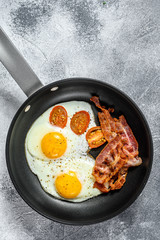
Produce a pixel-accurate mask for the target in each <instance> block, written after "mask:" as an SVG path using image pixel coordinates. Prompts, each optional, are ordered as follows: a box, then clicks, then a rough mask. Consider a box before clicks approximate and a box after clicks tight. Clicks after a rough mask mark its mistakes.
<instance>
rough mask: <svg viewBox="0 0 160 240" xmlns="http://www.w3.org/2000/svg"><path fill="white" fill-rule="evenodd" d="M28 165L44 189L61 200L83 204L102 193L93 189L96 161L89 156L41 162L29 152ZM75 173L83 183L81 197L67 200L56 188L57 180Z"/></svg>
mask: <svg viewBox="0 0 160 240" xmlns="http://www.w3.org/2000/svg"><path fill="white" fill-rule="evenodd" d="M26 155H27V159H28V164H29V166H30V168H31V170H32V172H33V173H34V174H36V175H37V177H38V179H39V181H40V183H41V186H42V188H43V189H44V190H45V191H46V192H47V193H49V194H51V195H52V196H54V197H56V198H59V199H61V200H67V201H70V202H82V201H85V200H87V199H89V198H92V197H95V196H97V195H99V194H101V192H100V191H99V190H98V189H97V188H93V184H94V177H93V176H92V169H93V166H94V160H93V159H92V158H90V157H89V156H79V158H78V159H74V160H73V159H72V160H71V159H67V158H66V159H63V161H48V162H45V161H39V160H37V159H36V158H33V157H32V156H31V155H30V154H29V153H28V152H27V153H26ZM69 171H73V172H75V173H76V175H77V178H78V179H79V181H80V182H81V185H82V189H81V192H80V193H79V195H78V196H77V197H76V198H73V199H65V198H63V197H61V196H60V195H59V194H58V193H57V191H56V188H55V179H56V177H57V176H59V175H60V174H62V173H68V172H69Z"/></svg>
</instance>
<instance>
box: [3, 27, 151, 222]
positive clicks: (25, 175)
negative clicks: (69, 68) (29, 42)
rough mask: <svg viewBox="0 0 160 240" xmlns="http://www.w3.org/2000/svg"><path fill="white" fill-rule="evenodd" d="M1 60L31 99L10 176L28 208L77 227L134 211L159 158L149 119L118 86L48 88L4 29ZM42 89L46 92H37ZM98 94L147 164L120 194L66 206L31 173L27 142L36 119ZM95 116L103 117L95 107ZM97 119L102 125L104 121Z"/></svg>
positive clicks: (10, 151)
mask: <svg viewBox="0 0 160 240" xmlns="http://www.w3.org/2000/svg"><path fill="white" fill-rule="evenodd" d="M0 60H1V62H2V63H3V65H4V66H5V67H6V68H7V69H8V71H9V72H10V73H11V75H12V76H13V78H14V79H15V80H16V81H17V83H18V84H19V85H20V87H21V88H22V89H23V91H24V92H25V93H26V95H27V96H29V98H28V99H27V100H26V101H25V102H24V103H23V105H22V106H21V107H20V109H19V110H18V112H17V113H16V115H15V117H14V119H13V121H12V123H11V126H10V128H9V132H8V136H7V142H6V159H7V166H8V171H9V174H10V177H11V179H12V181H13V184H14V186H15V188H16V189H17V191H18V193H19V194H20V195H21V197H22V198H23V199H24V200H25V201H26V202H27V203H28V205H30V206H31V207H32V208H33V209H35V210H36V211H37V212H39V213H40V214H42V215H43V216H45V217H47V218H49V219H51V220H54V221H58V222H61V223H66V224H74V225H78V224H92V223H97V222H100V221H103V220H106V219H109V218H111V217H114V216H115V215H117V214H119V213H120V212H122V211H123V210H125V209H126V208H127V207H128V206H130V205H131V204H132V203H133V202H134V201H135V199H136V198H137V197H138V195H139V194H140V193H141V191H142V190H143V188H144V186H145V184H146V182H147V180H148V177H149V174H150V170H151V165H152V159H153V144H152V137H151V133H150V130H149V127H148V124H147V122H146V120H145V117H144V116H143V114H142V112H141V111H140V110H139V108H138V107H137V106H136V104H135V103H134V102H133V101H132V100H131V99H130V98H129V97H128V96H126V95H125V94H124V93H122V92H121V91H119V90H118V89H116V88H114V87H113V86H110V85H108V84H106V83H103V82H100V81H97V80H93V79H87V78H72V79H65V80H61V81H57V82H54V83H51V84H49V85H47V86H44V87H42V83H41V82H40V81H39V79H38V78H37V76H36V75H35V73H34V72H33V71H32V70H31V68H30V67H29V66H28V64H27V63H26V61H25V60H24V59H23V57H22V56H21V55H20V54H19V53H18V51H17V49H16V48H15V47H14V46H13V44H12V43H11V42H10V40H9V39H8V37H6V35H5V33H4V32H3V31H2V30H0ZM38 88H40V89H39V90H38V91H36V92H35V93H33V92H34V91H35V90H37V89H38ZM32 93H33V94H32ZM31 94H32V95H31ZM30 95H31V96H30ZM93 95H97V96H99V97H100V100H101V102H102V105H105V106H111V107H114V108H115V115H116V116H119V115H120V114H124V115H125V117H126V119H127V121H128V123H129V125H130V127H131V128H132V130H133V132H134V134H135V137H136V139H137V141H138V143H139V154H140V156H141V158H142V159H143V164H142V165H140V166H139V167H136V168H132V169H131V168H130V169H129V173H128V176H127V181H126V183H125V184H124V186H123V187H122V189H120V190H117V191H113V192H109V193H107V194H102V195H100V196H98V197H95V198H92V199H90V200H87V201H84V202H82V203H71V202H66V201H61V200H58V199H56V198H54V197H52V196H51V195H49V194H47V193H46V192H45V191H44V190H43V189H42V188H41V186H40V183H39V181H38V179H37V177H36V176H35V175H34V174H33V173H32V172H31V170H30V169H29V166H28V164H27V161H26V157H25V149H24V141H25V137H26V134H27V132H28V130H29V128H30V126H31V125H32V123H33V122H34V121H35V120H36V118H38V117H39V116H40V115H41V114H42V113H43V112H44V111H45V110H47V109H48V108H49V107H51V106H52V105H54V104H57V103H60V102H65V101H71V100H81V101H86V102H89V99H90V98H91V96H93ZM92 106H93V105H92ZM93 111H94V112H95V114H96V113H97V110H96V108H95V107H94V106H93ZM96 120H97V123H98V119H96ZM97 154H98V152H97V150H93V151H92V155H93V156H96V155H97Z"/></svg>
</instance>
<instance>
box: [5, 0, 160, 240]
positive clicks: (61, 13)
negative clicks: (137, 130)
mask: <svg viewBox="0 0 160 240" xmlns="http://www.w3.org/2000/svg"><path fill="white" fill-rule="evenodd" d="M159 12H160V1H159V0H107V4H106V5H103V1H101V0H79V1H78V0H77V1H76V0H72V1H70V0H59V1H58V0H57V1H56V0H48V1H47V0H33V1H31V0H26V1H21V0H14V1H13V0H7V1H6V0H0V24H1V25H2V27H3V28H4V30H5V31H6V32H7V34H8V35H9V37H10V38H11V39H12V40H13V42H14V43H15V45H16V46H17V47H18V49H19V50H20V51H21V52H22V54H23V55H24V56H25V58H26V60H27V61H28V62H29V64H30V65H31V66H32V68H33V69H34V71H35V72H36V73H37V75H38V76H39V77H40V79H41V81H42V82H43V83H44V84H47V83H50V82H52V81H55V80H59V79H61V78H68V77H73V76H81V77H91V78H97V79H100V80H102V81H105V82H108V83H111V84H112V85H114V86H116V87H118V88H120V89H121V90H123V91H124V92H126V93H127V94H128V95H129V96H130V97H131V98H132V99H133V100H134V101H135V102H136V103H137V104H138V105H139V107H140V109H141V110H142V111H143V113H144V114H145V116H146V118H147V120H148V123H149V125H150V128H151V131H152V135H153V141H154V163H153V168H152V172H151V175H150V178H149V181H148V183H147V185H146V187H145V189H144V191H143V192H142V194H141V195H140V196H139V198H138V199H137V200H136V201H135V202H134V203H133V204H132V206H130V207H129V208H128V209H127V210H126V211H125V212H123V213H122V214H120V215H119V216H117V217H115V218H113V219H111V220H109V221H106V222H103V223H100V224H96V225H91V226H83V227H82V226H76V227H74V226H67V225H62V224H59V223H54V222H52V221H50V220H47V219H45V218H44V217H42V216H41V215H39V214H38V213H36V212H35V211H33V210H32V209H31V208H30V207H29V206H28V205H27V204H26V203H25V202H24V201H23V200H22V199H21V198H20V197H19V195H18V194H17V192H16V190H15V189H14V187H13V185H12V183H11V180H10V178H9V176H8V173H7V168H6V164H5V139H6V135H7V130H8V127H9V125H10V122H11V120H12V117H13V116H14V114H15V113H16V111H17V109H18V108H19V107H20V105H21V103H22V102H23V101H24V100H25V99H26V96H25V95H24V93H23V92H22V91H21V89H20V88H19V87H18V86H17V84H16V83H15V82H14V80H13V79H12V78H11V77H10V75H9V74H8V73H7V71H6V70H5V68H4V67H3V66H2V65H1V64H0V109H1V117H0V165H1V167H0V219H1V221H0V239H2V240H49V239H54V240H56V239H60V240H62V239H65V240H69V239H88V240H89V239H92V240H94V239H96V240H98V239H99V240H100V239H101V240H104V239H109V240H111V239H114V240H119V239H120V240H128V239H131V240H134V239H136V240H137V239H138V240H156V239H160V237H159V236H160V222H159V221H160V187H159V183H160V174H159V172H160V140H159V136H160V108H159V102H160V29H159V28H160V27H159V26H160V18H159Z"/></svg>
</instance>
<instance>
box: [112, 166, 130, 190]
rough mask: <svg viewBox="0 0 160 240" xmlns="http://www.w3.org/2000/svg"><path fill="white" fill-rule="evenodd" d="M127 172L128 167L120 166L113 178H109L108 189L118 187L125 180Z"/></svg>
mask: <svg viewBox="0 0 160 240" xmlns="http://www.w3.org/2000/svg"><path fill="white" fill-rule="evenodd" d="M127 173H128V168H125V167H123V168H121V169H120V171H119V172H118V174H117V176H116V177H115V179H114V178H113V179H111V181H110V183H109V185H110V190H116V189H120V188H121V187H122V186H123V185H124V183H125V181H126V177H127Z"/></svg>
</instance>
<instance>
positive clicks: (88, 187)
mask: <svg viewBox="0 0 160 240" xmlns="http://www.w3.org/2000/svg"><path fill="white" fill-rule="evenodd" d="M57 105H61V106H63V107H64V108H65V109H66V111H67V114H68V121H67V125H66V127H65V128H63V129H62V128H59V127H56V126H52V125H51V124H50V123H49V115H50V112H51V110H52V108H53V107H54V106H52V107H51V108H49V109H48V110H47V111H45V112H44V113H43V114H42V115H41V116H40V117H39V118H37V119H36V121H35V122H34V123H33V125H32V126H31V128H30V130H29V131H28V133H27V136H26V141H25V151H26V158H27V161H28V164H29V167H30V169H31V171H32V172H33V173H34V174H36V175H37V177H38V179H39V181H40V183H41V186H42V188H43V189H44V190H45V191H46V192H48V193H49V194H51V195H52V196H54V197H56V198H59V199H63V200H67V201H72V202H81V201H84V200H87V199H89V198H92V197H94V196H97V195H99V194H101V192H100V191H99V190H98V189H96V188H93V184H94V177H93V176H92V170H93V167H94V163H95V160H94V159H92V158H91V157H89V156H88V155H87V151H88V143H87V141H86V136H85V135H86V134H85V133H84V134H82V135H76V134H75V133H74V132H73V131H72V130H71V129H70V120H71V118H72V116H73V115H74V114H75V113H76V112H79V111H81V110H84V111H87V112H88V113H89V114H90V123H89V126H88V129H89V128H91V127H94V126H96V123H95V119H94V113H93V111H92V109H91V106H90V104H89V103H87V102H80V101H71V102H65V103H59V104H57ZM55 106H56V105H55ZM88 129H87V130H88ZM54 131H55V132H60V133H62V134H63V135H64V137H65V138H66V139H67V150H66V152H65V153H64V155H62V156H61V157H60V158H57V159H49V158H47V157H46V156H45V155H44V154H43V152H42V150H41V140H42V138H43V136H44V135H46V134H47V133H49V132H54ZM69 171H74V172H75V173H76V174H77V177H78V179H79V181H80V182H81V184H82V190H81V192H80V194H79V195H78V196H77V197H76V198H75V199H64V198H62V197H61V196H60V195H59V194H58V193H57V191H56V188H55V184H54V183H55V179H56V177H57V176H58V175H59V174H61V173H67V172H69Z"/></svg>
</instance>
